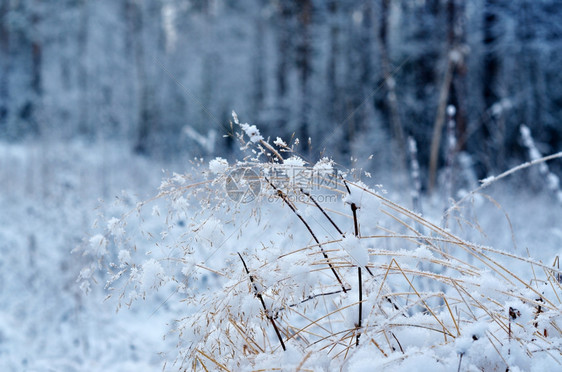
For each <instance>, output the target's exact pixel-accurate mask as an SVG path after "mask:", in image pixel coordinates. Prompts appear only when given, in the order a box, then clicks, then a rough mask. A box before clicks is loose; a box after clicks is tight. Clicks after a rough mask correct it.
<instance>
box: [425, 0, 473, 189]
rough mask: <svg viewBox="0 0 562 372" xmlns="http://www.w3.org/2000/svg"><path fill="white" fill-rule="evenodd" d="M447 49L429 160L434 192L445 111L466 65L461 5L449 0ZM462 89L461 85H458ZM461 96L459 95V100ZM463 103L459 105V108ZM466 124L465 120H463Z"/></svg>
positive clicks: (431, 184) (430, 186) (430, 180)
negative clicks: (456, 82)
mask: <svg viewBox="0 0 562 372" xmlns="http://www.w3.org/2000/svg"><path fill="white" fill-rule="evenodd" d="M447 1H448V2H447V48H446V58H447V67H446V70H445V75H444V78H443V82H442V85H441V90H440V94H439V102H438V106H437V115H436V117H435V123H434V125H433V136H432V140H431V150H430V151H431V153H430V160H429V185H428V189H429V191H430V192H431V191H433V189H434V187H435V182H436V178H437V168H438V162H439V150H440V147H441V136H442V132H443V125H444V123H445V111H446V108H447V104H448V103H449V101H450V98H451V97H450V96H451V91H452V90H453V89H454V85H453V83H454V82H455V81H456V80H457V79H458V74H459V72H461V73H462V72H464V70H465V68H466V67H465V65H464V62H463V54H462V53H463V50H462V48H461V47H460V42H461V38H462V37H463V33H462V31H460V30H462V28H461V27H460V24H459V21H458V20H459V13H460V12H459V9H460V7H459V5H458V4H457V2H456V1H457V0H447ZM456 86H459V87H460V84H456ZM459 97H460V95H457V97H456V98H457V100H458V99H459ZM460 105H462V106H463V107H464V105H463V103H457V106H460ZM461 120H462V121H463V122H464V118H463V119H461Z"/></svg>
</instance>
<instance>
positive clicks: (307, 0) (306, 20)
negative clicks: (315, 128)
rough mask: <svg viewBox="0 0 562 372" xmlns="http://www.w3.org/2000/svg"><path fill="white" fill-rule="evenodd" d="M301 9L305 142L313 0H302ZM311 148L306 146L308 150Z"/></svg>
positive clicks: (300, 62)
mask: <svg viewBox="0 0 562 372" xmlns="http://www.w3.org/2000/svg"><path fill="white" fill-rule="evenodd" d="M299 3H300V9H299V10H300V11H299V28H300V32H299V36H300V40H299V43H298V48H297V68H298V70H299V81H300V91H301V102H300V103H301V107H300V123H299V127H300V128H299V137H300V138H301V140H302V141H304V143H306V142H307V141H308V138H309V136H310V128H309V126H310V123H309V121H310V107H311V102H310V101H311V97H310V87H309V85H310V75H311V72H312V66H311V49H312V47H311V33H310V24H311V21H312V1H311V0H302V1H300V2H299ZM308 150H309V148H308V147H306V151H308Z"/></svg>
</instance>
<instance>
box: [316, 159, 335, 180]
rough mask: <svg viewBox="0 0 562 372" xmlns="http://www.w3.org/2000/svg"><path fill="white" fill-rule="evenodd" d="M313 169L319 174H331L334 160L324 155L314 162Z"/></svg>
mask: <svg viewBox="0 0 562 372" xmlns="http://www.w3.org/2000/svg"><path fill="white" fill-rule="evenodd" d="M313 169H314V170H315V171H317V172H318V174H320V175H321V176H325V175H328V174H331V173H332V171H333V169H334V161H333V160H331V159H328V158H326V157H324V158H322V159H320V160H319V161H318V163H316V164H314V168H313Z"/></svg>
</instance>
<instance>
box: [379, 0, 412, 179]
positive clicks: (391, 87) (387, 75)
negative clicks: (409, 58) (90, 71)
mask: <svg viewBox="0 0 562 372" xmlns="http://www.w3.org/2000/svg"><path fill="white" fill-rule="evenodd" d="M389 3H390V0H382V1H381V16H380V21H379V22H380V26H379V33H378V35H379V46H380V54H381V63H382V68H383V75H384V83H385V87H386V89H387V96H386V97H387V105H388V108H389V110H390V122H391V126H392V132H393V134H394V140H395V141H396V144H397V145H398V151H399V167H400V168H401V169H404V167H405V164H406V142H405V139H404V129H403V128H402V122H401V120H400V111H399V109H398V98H397V96H396V81H395V80H394V77H393V76H392V69H391V64H390V58H389V56H388V39H387V38H388V20H389V14H388V11H389Z"/></svg>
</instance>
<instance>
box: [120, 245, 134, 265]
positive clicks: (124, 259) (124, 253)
mask: <svg viewBox="0 0 562 372" xmlns="http://www.w3.org/2000/svg"><path fill="white" fill-rule="evenodd" d="M117 257H118V258H119V262H121V264H122V265H124V264H128V263H129V262H131V254H130V253H129V251H128V250H126V249H122V250H120V251H119V255H118V256H117Z"/></svg>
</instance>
